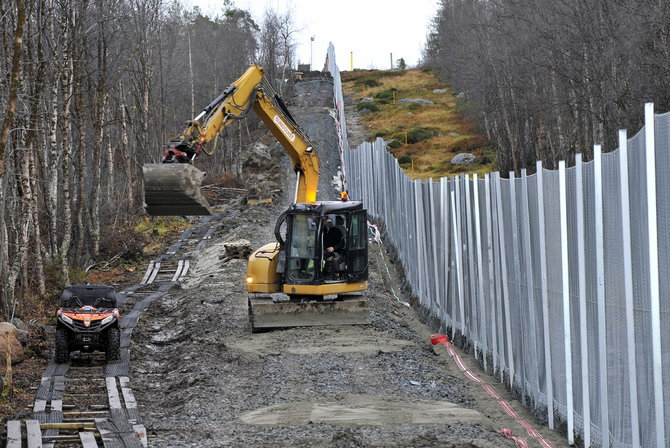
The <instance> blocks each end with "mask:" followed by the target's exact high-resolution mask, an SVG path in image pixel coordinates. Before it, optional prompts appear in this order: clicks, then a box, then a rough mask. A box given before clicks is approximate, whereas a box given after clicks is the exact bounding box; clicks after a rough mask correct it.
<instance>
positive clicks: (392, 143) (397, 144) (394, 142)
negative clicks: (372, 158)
mask: <svg viewBox="0 0 670 448" xmlns="http://www.w3.org/2000/svg"><path fill="white" fill-rule="evenodd" d="M403 141H404V137H403ZM386 146H388V147H389V148H391V149H396V148H400V147H401V146H402V141H400V140H399V139H397V138H394V139H393V140H391V141H389V142H387V143H386Z"/></svg>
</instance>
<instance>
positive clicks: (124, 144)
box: [119, 79, 134, 208]
mask: <svg viewBox="0 0 670 448" xmlns="http://www.w3.org/2000/svg"><path fill="white" fill-rule="evenodd" d="M119 120H120V121H121V151H120V153H119V157H121V158H122V159H123V168H124V171H125V173H126V178H127V181H126V183H125V188H126V200H127V201H128V207H130V208H133V205H134V204H133V203H134V195H133V182H132V181H131V180H132V174H131V168H130V159H131V154H130V149H129V145H128V119H127V117H126V94H125V91H124V89H123V79H120V80H119Z"/></svg>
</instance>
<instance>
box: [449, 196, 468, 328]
mask: <svg viewBox="0 0 670 448" xmlns="http://www.w3.org/2000/svg"><path fill="white" fill-rule="evenodd" d="M451 213H452V221H453V226H452V227H453V229H454V232H453V233H454V245H455V246H456V251H455V252H456V273H457V282H458V306H459V308H460V311H461V315H460V318H461V337H463V336H465V316H464V309H463V303H464V297H463V272H462V265H463V264H462V262H461V251H460V250H459V249H460V247H461V234H460V231H459V229H460V227H459V225H458V223H457V221H456V198H455V192H453V191H452V192H451Z"/></svg>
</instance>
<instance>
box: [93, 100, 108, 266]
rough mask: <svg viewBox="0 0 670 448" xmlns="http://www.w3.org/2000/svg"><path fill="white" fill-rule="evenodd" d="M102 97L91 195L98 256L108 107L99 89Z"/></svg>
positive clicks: (99, 104)
mask: <svg viewBox="0 0 670 448" xmlns="http://www.w3.org/2000/svg"><path fill="white" fill-rule="evenodd" d="M98 93H99V94H100V97H98V105H97V107H98V111H99V112H98V116H97V118H96V123H95V126H94V127H95V128H96V137H95V157H94V165H93V170H94V171H93V173H94V174H93V194H92V197H91V245H92V253H93V257H97V256H98V255H99V254H100V184H101V180H102V176H101V174H102V173H101V170H102V164H101V161H102V160H101V159H102V157H101V156H102V146H103V143H104V142H103V138H104V135H105V132H104V131H105V129H104V127H103V121H104V120H105V109H106V107H107V106H106V104H105V103H106V98H107V95H106V94H105V93H104V92H100V91H98Z"/></svg>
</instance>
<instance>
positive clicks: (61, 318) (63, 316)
mask: <svg viewBox="0 0 670 448" xmlns="http://www.w3.org/2000/svg"><path fill="white" fill-rule="evenodd" d="M58 317H60V320H62V321H63V322H65V323H66V324H68V325H72V319H70V318H69V317H68V316H66V315H65V314H60V315H59V316H58Z"/></svg>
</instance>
